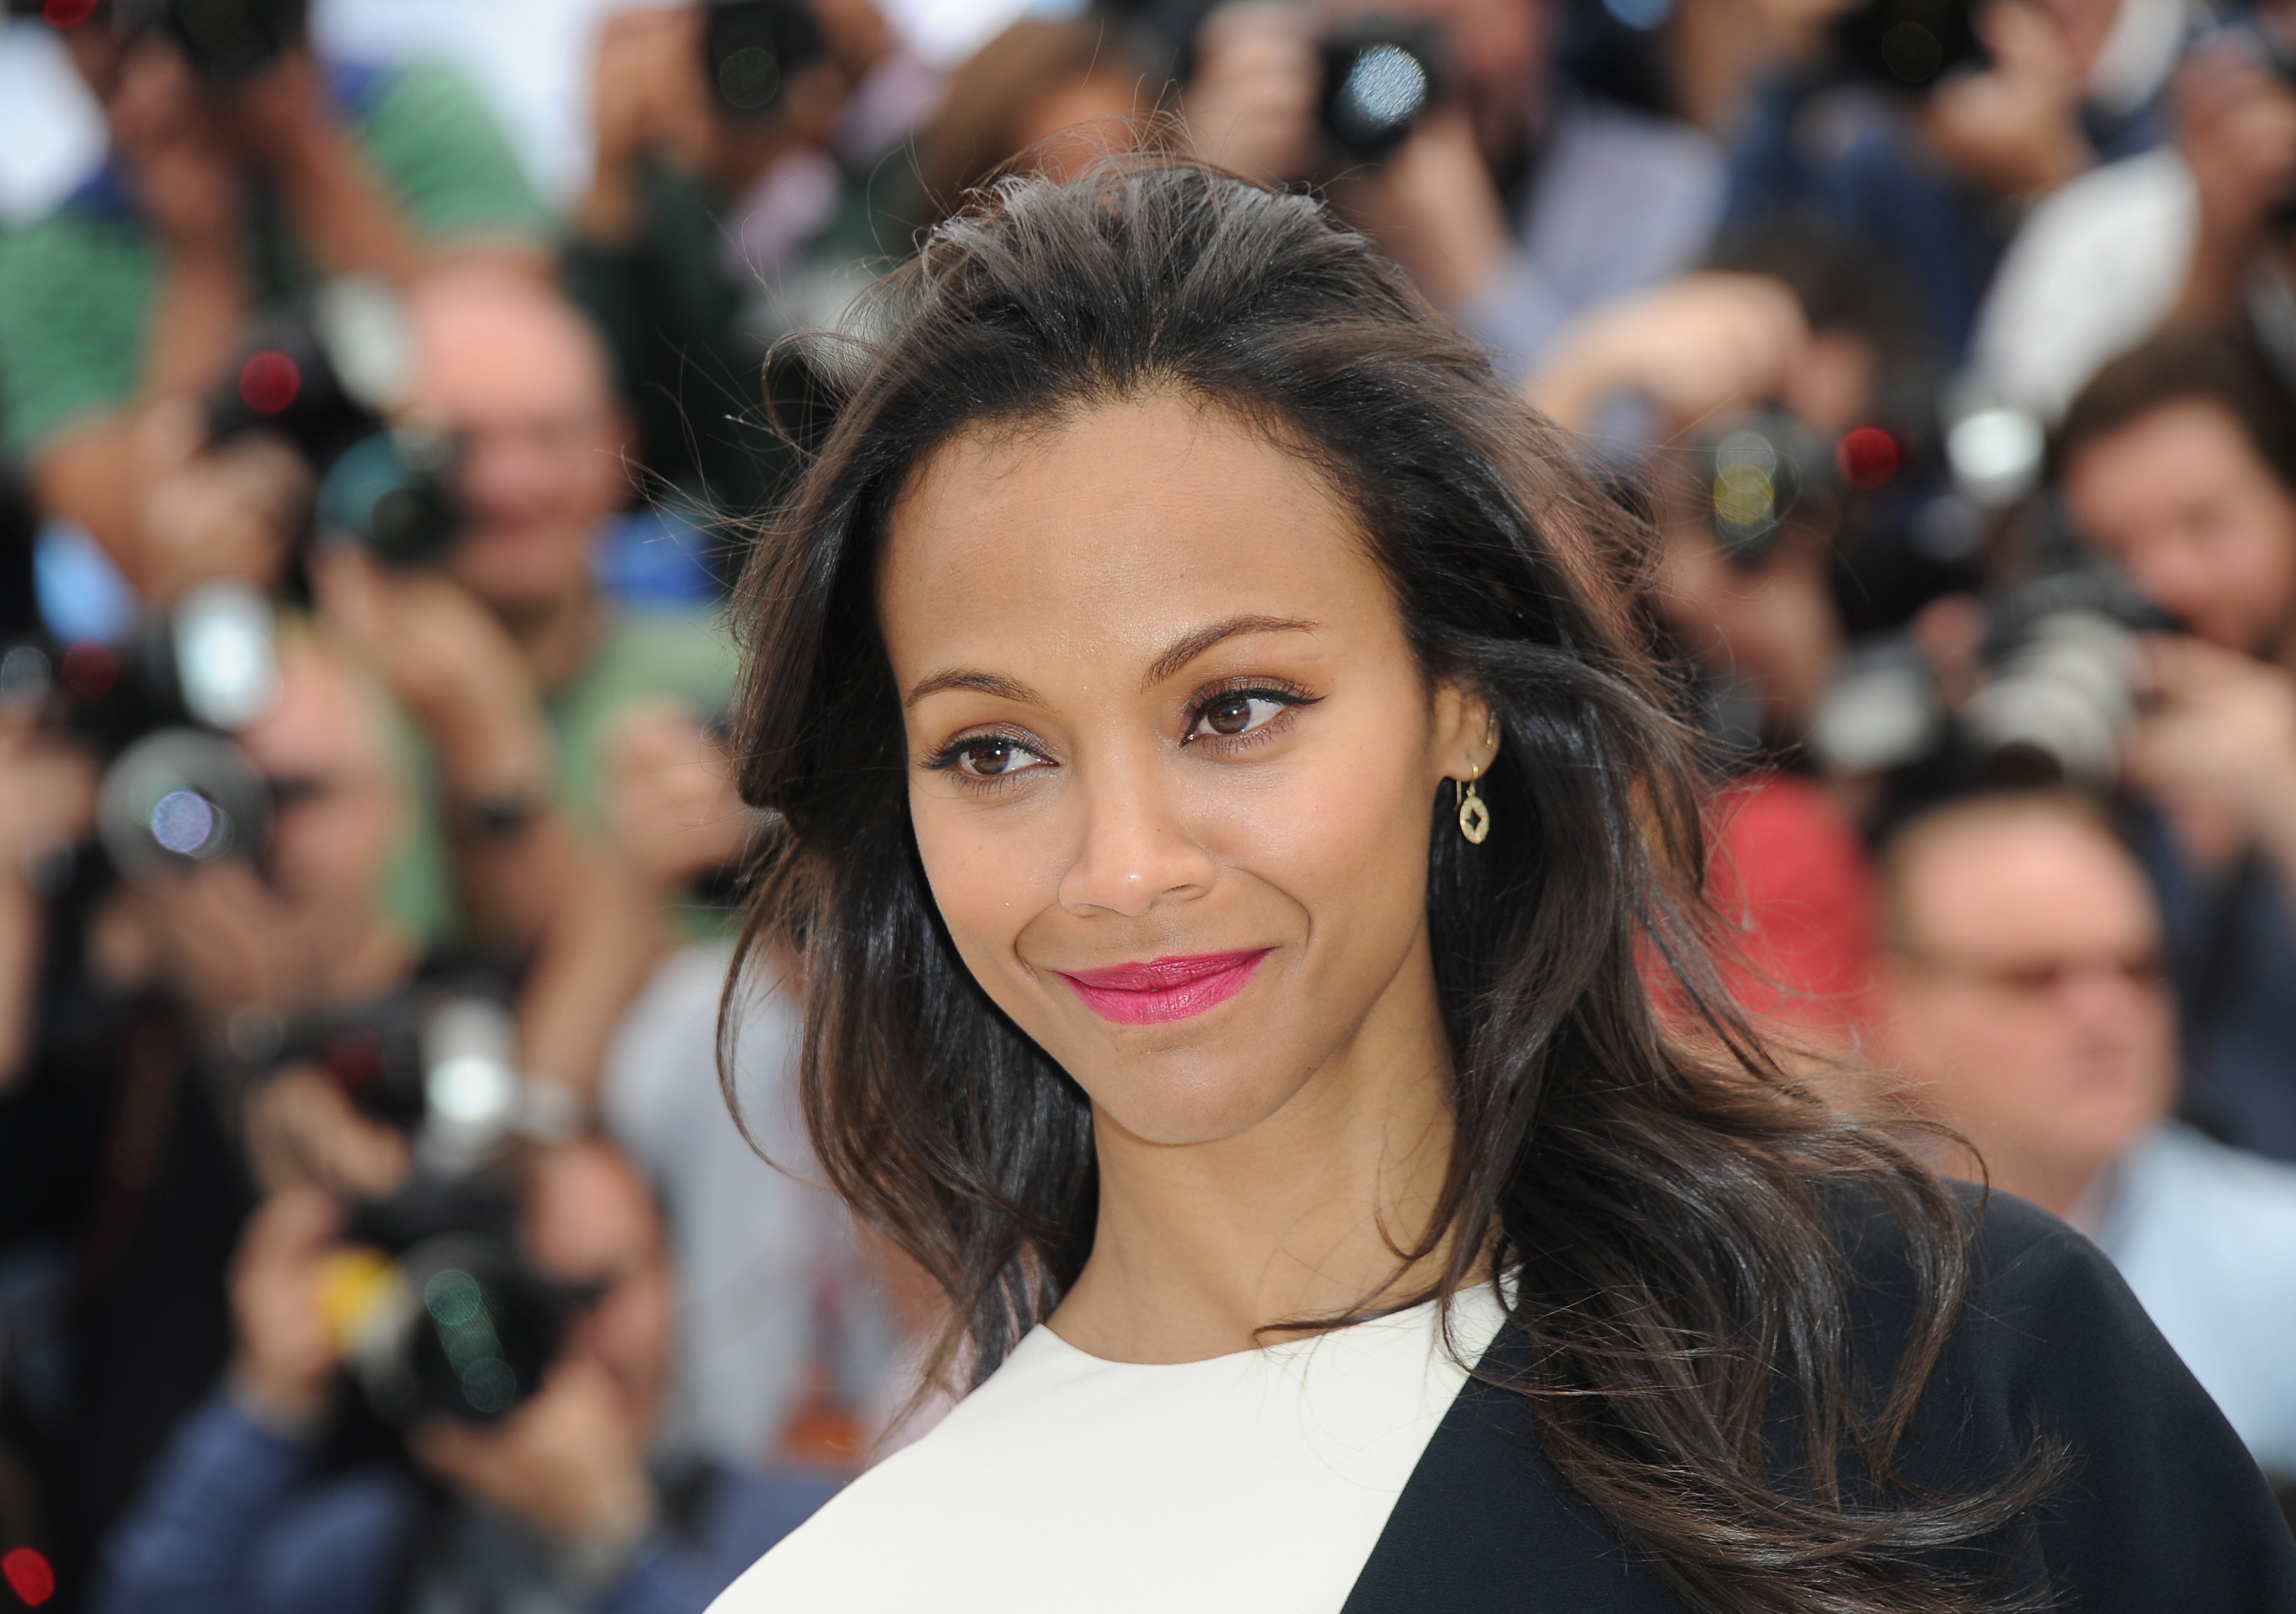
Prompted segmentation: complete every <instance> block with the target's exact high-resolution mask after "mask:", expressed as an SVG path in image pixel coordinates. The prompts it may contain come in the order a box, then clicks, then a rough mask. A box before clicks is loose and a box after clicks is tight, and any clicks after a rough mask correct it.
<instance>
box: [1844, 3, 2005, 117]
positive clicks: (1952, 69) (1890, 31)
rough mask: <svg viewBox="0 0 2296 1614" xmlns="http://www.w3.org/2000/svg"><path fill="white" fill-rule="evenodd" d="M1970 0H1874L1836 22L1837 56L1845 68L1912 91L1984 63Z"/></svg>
mask: <svg viewBox="0 0 2296 1614" xmlns="http://www.w3.org/2000/svg"><path fill="white" fill-rule="evenodd" d="M1974 10H1975V8H1974V7H1973V6H1972V4H1971V3H1970V0H1869V3H1868V4H1865V5H1861V6H1859V7H1858V8H1857V10H1855V11H1852V12H1849V13H1848V14H1846V15H1845V16H1843V17H1842V19H1841V21H1840V22H1839V23H1837V24H1835V25H1834V32H1833V55H1834V60H1835V61H1836V62H1837V63H1838V64H1839V65H1840V66H1841V68H1842V69H1843V70H1846V71H1848V72H1849V73H1851V74H1852V75H1854V76H1856V77H1857V78H1862V79H1865V80H1866V81H1867V82H1869V83H1874V84H1879V85H1883V86H1888V87H1889V88H1891V89H1896V90H1901V91H1904V92H1906V93H1907V94H1914V95H1920V94H1927V93H1928V92H1929V91H1930V90H1931V89H1934V88H1935V87H1936V86H1937V84H1938V81H1939V80H1940V79H1942V78H1947V77H1948V75H1950V74H1953V73H1956V72H1961V71H1964V70H1968V69H1972V68H1977V67H1981V66H1983V65H1984V62H1985V59H1986V58H1985V46H1984V42H1983V41H1982V40H1980V39H1979V37H1977V25H1976V22H1975V20H1974V18H1973V12H1974Z"/></svg>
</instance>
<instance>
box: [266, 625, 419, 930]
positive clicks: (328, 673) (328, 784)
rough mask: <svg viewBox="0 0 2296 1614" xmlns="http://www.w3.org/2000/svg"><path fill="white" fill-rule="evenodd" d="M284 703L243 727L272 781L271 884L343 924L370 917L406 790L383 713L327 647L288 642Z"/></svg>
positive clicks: (317, 917)
mask: <svg viewBox="0 0 2296 1614" xmlns="http://www.w3.org/2000/svg"><path fill="white" fill-rule="evenodd" d="M279 676H280V693H279V700H278V704H276V705H275V706H274V707H273V708H272V709H271V710H270V711H268V712H266V713H265V714H264V716H263V717H261V718H259V719H258V720H257V722H256V723H255V724H253V725H251V726H250V727H249V728H248V729H247V730H246V731H245V732H244V733H242V734H241V736H240V742H241V744H242V745H243V746H244V747H245V748H246V750H247V754H248V756H249V757H250V759H252V760H253V762H254V763H255V766H257V768H258V769H259V770H260V771H261V772H262V774H263V775H264V777H265V778H266V779H267V780H268V781H269V782H270V783H271V787H272V791H273V796H274V808H273V816H272V828H271V842H270V865H269V867H270V875H271V886H272V889H274V890H275V892H276V893H277V894H278V895H279V896H280V897H282V898H283V899H284V900H285V902H286V903H287V905H289V907H290V908H291V909H292V910H294V911H295V912H296V913H297V914H299V915H300V916H302V917H304V918H305V919H307V920H308V921H310V922H313V923H315V924H316V925H318V926H319V927H320V928H322V929H325V930H339V931H341V932H343V933H346V934H349V933H352V932H355V931H357V930H363V929H364V928H365V925H367V924H368V923H369V922H371V921H372V919H373V915H374V914H375V912H376V909H377V906H378V904H379V902H380V897H379V893H380V892H381V888H382V882H383V879H384V877H385V875H386V874H387V873H389V867H390V862H391V858H392V856H393V855H394V854H395V853H396V852H397V850H398V837H399V832H400V831H401V829H402V827H403V826H404V823H405V816H404V815H405V812H406V800H405V798H404V795H403V793H402V791H401V787H400V784H399V782H398V776H397V775H396V774H395V773H394V772H393V770H392V767H391V761H390V753H389V742H388V740H387V737H386V735H385V734H384V732H383V727H382V717H381V712H380V710H379V709H377V707H376V704H375V701H374V699H373V697H372V696H370V695H369V694H367V693H366V692H363V691H362V690H360V688H359V687H358V685H357V684H356V683H354V682H353V680H352V678H351V676H349V674H348V673H347V672H346V671H345V670H344V669H343V668H341V667H340V666H339V665H338V664H337V663H336V662H335V661H334V660H332V658H331V657H329V656H328V655H326V654H325V653H324V652H323V651H319V650H317V649H316V648H315V647H313V646H311V645H309V644H297V643H290V644H288V645H286V646H283V649H282V651H281V655H280V661H279Z"/></svg>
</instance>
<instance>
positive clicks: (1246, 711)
mask: <svg viewBox="0 0 2296 1614" xmlns="http://www.w3.org/2000/svg"><path fill="white" fill-rule="evenodd" d="M1204 724H1205V726H1207V727H1208V728H1210V730H1211V732H1212V733H1215V734H1241V733H1243V731H1244V730H1245V729H1247V728H1249V727H1251V701H1250V700H1247V699H1245V698H1244V697H1242V696H1241V695H1234V696H1230V697H1229V698H1228V699H1227V700H1223V701H1221V702H1220V703H1219V704H1218V705H1217V706H1215V707H1212V708H1210V709H1209V710H1207V711H1206V712H1205V713H1204Z"/></svg>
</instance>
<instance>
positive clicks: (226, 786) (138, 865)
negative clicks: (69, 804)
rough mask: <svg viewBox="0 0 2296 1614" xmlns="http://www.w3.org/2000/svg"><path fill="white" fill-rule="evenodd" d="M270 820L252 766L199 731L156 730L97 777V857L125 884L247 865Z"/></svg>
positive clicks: (215, 737)
mask: <svg viewBox="0 0 2296 1614" xmlns="http://www.w3.org/2000/svg"><path fill="white" fill-rule="evenodd" d="M270 817H271V815H270V806H269V800H268V794H267V791H266V787H265V785H264V782H263V778H262V776H261V775H260V774H258V773H257V772H256V771H255V767H254V765H253V764H252V763H250V762H249V761H248V760H247V758H246V757H245V756H244V755H243V754H242V752H241V751H240V749H239V748H238V747H237V746H235V745H234V744H233V743H232V742H231V741H228V740H226V739H225V738H224V737H223V736H222V735H220V734H216V733H208V732H207V731H205V730H201V729H188V728H175V729H161V730H160V731H159V732H157V733H151V734H146V735H145V736H144V737H143V739H141V740H138V741H136V742H135V744H133V745H131V746H129V747H128V748H127V750H124V751H122V752H121V753H120V754H119V760H117V761H116V762H114V763H113V764H112V765H111V768H110V769H109V771H107V772H106V773H105V774H104V776H103V785H102V791H101V792H100V793H99V795H98V798H97V805H96V828H97V832H98V834H99V836H100V837H101V838H102V842H103V849H104V851H105V852H106V853H107V854H108V855H109V856H111V861H112V864H113V866H114V867H116V868H117V869H119V872H120V873H123V874H125V875H127V876H128V877H129V878H130V879H144V878H149V877H151V876H152V875H155V874H160V873H167V872H168V871H170V870H182V869H189V868H196V867H198V866H200V865H201V864H211V863H214V862H215V861H216V860H217V859H218V858H222V857H227V856H242V857H251V856H255V855H256V854H257V853H258V851H259V850H260V849H261V848H262V846H263V842H264V839H265V837H266V835H267V834H268V832H269V828H270Z"/></svg>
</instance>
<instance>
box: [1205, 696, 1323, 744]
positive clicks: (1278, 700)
mask: <svg viewBox="0 0 2296 1614" xmlns="http://www.w3.org/2000/svg"><path fill="white" fill-rule="evenodd" d="M1322 699H1323V697H1322V696H1321V695H1311V694H1309V693H1308V692H1307V691H1306V690H1303V689H1301V688H1300V687H1299V686H1298V685H1297V684H1271V683H1267V682H1265V681H1261V682H1258V683H1253V682H1240V683H1236V684H1229V685H1227V686H1226V688H1221V689H1212V690H1208V691H1206V692H1204V693H1202V694H1201V695H1199V696H1198V697H1197V698H1196V700H1195V703H1194V704H1193V705H1192V706H1191V707H1190V708H1189V709H1188V726H1187V728H1186V730H1185V732H1184V733H1183V736H1182V738H1181V741H1180V743H1181V744H1182V745H1195V744H1199V743H1201V742H1202V741H1207V740H1211V741H1226V746H1227V749H1229V750H1234V749H1236V748H1237V747H1240V746H1248V745H1253V744H1257V743H1258V742H1259V741H1261V740H1262V739H1264V738H1267V737H1268V736H1271V735H1273V734H1275V733H1276V732H1277V731H1276V725H1278V724H1280V723H1282V722H1283V719H1284V717H1286V716H1288V715H1289V713H1291V712H1292V711H1296V710H1298V709H1300V708H1302V707H1308V706H1313V705H1315V704H1316V701H1318V700H1322ZM1232 700H1271V701H1273V702H1275V704H1276V705H1277V706H1279V707H1282V708H1283V709H1284V710H1283V711H1279V712H1277V713H1276V714H1275V717H1270V718H1269V719H1268V720H1267V722H1265V723H1263V724H1261V725H1259V727H1257V728H1254V729H1248V730H1246V731H1245V732H1244V733H1241V734H1200V733H1197V732H1196V731H1197V729H1198V728H1200V727H1201V725H1202V724H1203V721H1204V718H1205V717H1206V716H1208V715H1209V714H1210V712H1211V711H1212V710H1213V709H1215V708H1217V707H1222V706H1226V704H1227V703H1228V702H1230V701H1232Z"/></svg>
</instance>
